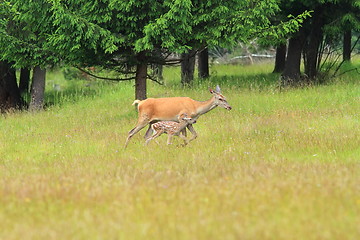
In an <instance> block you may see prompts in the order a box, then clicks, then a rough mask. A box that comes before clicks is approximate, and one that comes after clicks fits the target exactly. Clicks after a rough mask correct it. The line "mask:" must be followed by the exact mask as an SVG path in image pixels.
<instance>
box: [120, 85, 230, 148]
mask: <svg viewBox="0 0 360 240" xmlns="http://www.w3.org/2000/svg"><path fill="white" fill-rule="evenodd" d="M210 93H211V94H212V95H213V96H212V98H210V99H209V100H207V101H203V102H201V101H196V100H193V99H191V98H189V97H170V98H148V99H145V100H143V101H140V100H135V101H134V103H133V105H134V104H138V106H137V107H138V112H139V117H138V122H137V124H136V126H135V127H134V128H133V129H132V130H131V131H130V132H129V134H128V137H127V139H126V142H125V148H126V146H127V145H128V143H129V141H130V139H131V138H132V137H133V136H134V135H135V134H136V133H137V132H139V131H140V130H141V129H143V128H144V127H145V126H146V125H148V124H149V123H154V122H157V121H176V122H177V121H178V120H179V117H180V116H181V114H184V113H185V114H187V116H189V117H191V118H192V119H194V120H196V119H198V118H199V117H200V116H201V115H202V114H205V113H207V112H209V111H210V110H212V109H214V108H216V107H217V106H220V107H223V108H225V109H227V110H231V106H230V105H229V104H228V102H227V101H226V98H225V97H224V96H223V95H222V94H221V90H220V87H219V86H216V89H215V91H214V90H212V89H210ZM187 128H188V129H189V130H190V132H191V133H192V137H191V139H190V140H189V141H192V140H194V139H195V138H196V137H197V133H196V132H195V129H194V127H193V126H192V124H189V125H187ZM151 132H152V129H151V127H149V129H148V131H147V132H146V134H145V138H146V139H147V138H148V137H149V136H150V135H151ZM182 132H183V133H184V132H185V129H183V131H182Z"/></svg>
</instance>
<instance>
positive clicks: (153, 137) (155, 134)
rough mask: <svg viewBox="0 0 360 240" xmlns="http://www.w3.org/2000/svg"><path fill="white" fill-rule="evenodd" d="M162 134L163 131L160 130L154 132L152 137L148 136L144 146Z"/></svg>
mask: <svg viewBox="0 0 360 240" xmlns="http://www.w3.org/2000/svg"><path fill="white" fill-rule="evenodd" d="M163 133H164V130H160V131H158V132H156V131H155V133H154V134H153V135H152V136H150V137H149V138H147V139H146V142H145V145H148V144H149V142H150V141H151V140H153V139H155V138H157V137H159V136H160V135H161V134H163Z"/></svg>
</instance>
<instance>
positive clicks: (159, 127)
mask: <svg viewBox="0 0 360 240" xmlns="http://www.w3.org/2000/svg"><path fill="white" fill-rule="evenodd" d="M195 122H196V119H193V118H189V117H187V114H182V115H181V116H180V117H179V122H174V121H160V122H156V123H153V124H152V125H151V129H152V130H153V135H152V136H150V137H149V138H148V139H146V143H145V145H148V144H149V142H150V141H151V140H153V139H155V138H157V137H159V136H160V135H161V134H163V133H167V134H168V140H167V144H168V145H169V144H171V139H172V137H173V136H179V137H181V138H182V139H183V140H184V142H185V145H187V144H188V143H189V140H188V139H187V138H186V137H185V136H183V135H181V134H180V132H181V131H182V130H183V129H185V128H186V127H187V126H188V125H189V124H194V123H195Z"/></svg>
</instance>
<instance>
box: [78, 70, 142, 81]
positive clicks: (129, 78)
mask: <svg viewBox="0 0 360 240" xmlns="http://www.w3.org/2000/svg"><path fill="white" fill-rule="evenodd" d="M75 68H77V69H78V70H80V71H81V72H83V73H86V74H88V75H89V76H91V77H94V78H98V79H102V80H110V81H118V82H121V81H130V80H134V79H135V77H128V78H108V77H100V76H96V75H95V74H92V73H90V72H89V71H86V70H84V69H82V68H80V67H75Z"/></svg>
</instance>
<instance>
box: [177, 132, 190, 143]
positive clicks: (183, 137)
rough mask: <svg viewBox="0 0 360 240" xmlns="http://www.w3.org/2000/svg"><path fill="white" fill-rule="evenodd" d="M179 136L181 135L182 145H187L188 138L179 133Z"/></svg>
mask: <svg viewBox="0 0 360 240" xmlns="http://www.w3.org/2000/svg"><path fill="white" fill-rule="evenodd" d="M179 137H181V138H182V139H183V140H184V145H187V144H188V143H189V140H188V139H187V138H186V137H185V136H183V135H181V134H179Z"/></svg>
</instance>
